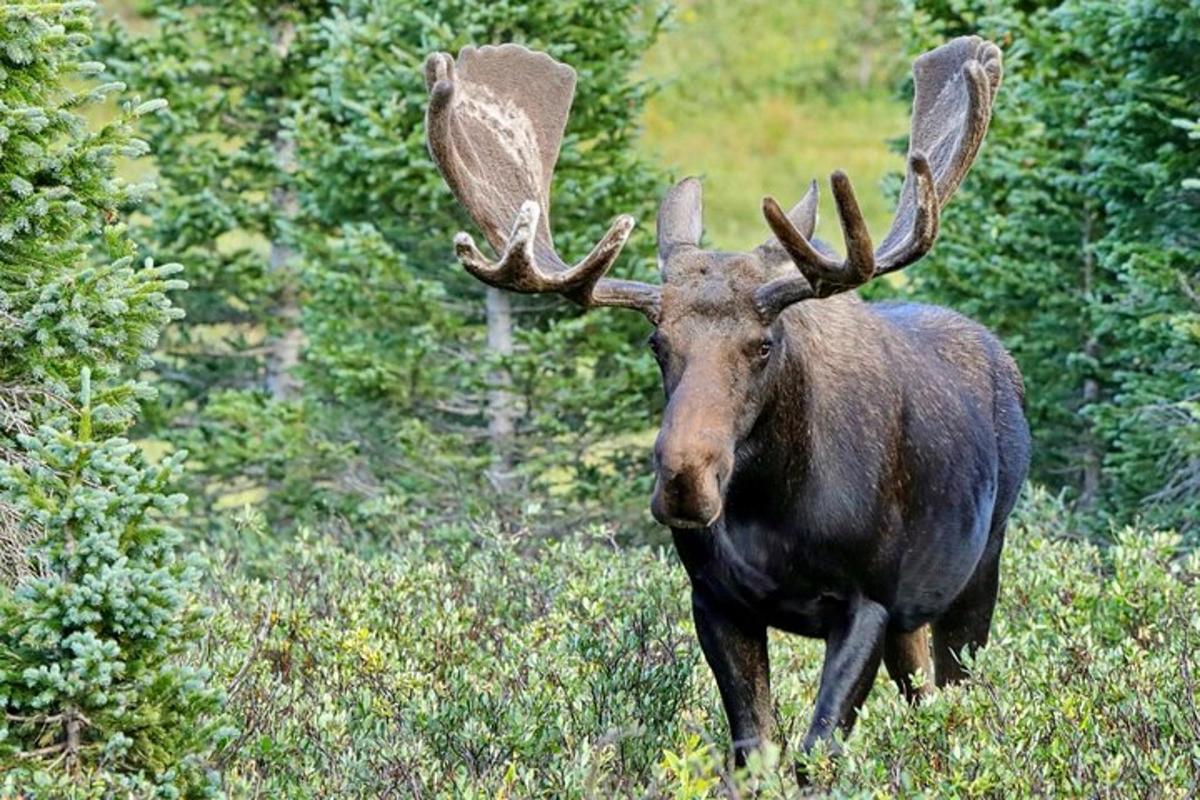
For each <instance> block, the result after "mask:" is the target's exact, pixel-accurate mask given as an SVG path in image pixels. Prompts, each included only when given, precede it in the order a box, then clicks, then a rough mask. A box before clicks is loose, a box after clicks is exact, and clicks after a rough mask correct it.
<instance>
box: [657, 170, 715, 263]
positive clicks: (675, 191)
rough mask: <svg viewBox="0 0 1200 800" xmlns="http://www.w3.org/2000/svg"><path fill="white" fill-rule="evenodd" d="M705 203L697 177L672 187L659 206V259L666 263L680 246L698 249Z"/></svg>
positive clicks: (684, 180) (685, 179) (686, 179)
mask: <svg viewBox="0 0 1200 800" xmlns="http://www.w3.org/2000/svg"><path fill="white" fill-rule="evenodd" d="M703 223H704V220H703V201H702V199H701V192H700V180H699V179H698V178H684V179H683V180H681V181H680V182H679V183H677V184H675V185H674V186H672V187H671V188H670V189H669V190H668V191H667V195H666V197H664V198H663V201H662V205H660V206H659V207H658V259H659V262H660V263H662V264H666V262H667V259H668V258H670V256H671V253H672V252H674V251H675V250H676V248H679V247H696V246H698V245H699V244H700V234H701V231H702V230H703Z"/></svg>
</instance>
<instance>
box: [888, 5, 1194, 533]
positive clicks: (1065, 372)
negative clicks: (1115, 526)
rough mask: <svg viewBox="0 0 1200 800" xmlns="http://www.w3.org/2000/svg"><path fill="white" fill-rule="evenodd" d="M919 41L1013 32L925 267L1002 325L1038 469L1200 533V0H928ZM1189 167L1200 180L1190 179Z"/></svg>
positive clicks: (1081, 497)
mask: <svg viewBox="0 0 1200 800" xmlns="http://www.w3.org/2000/svg"><path fill="white" fill-rule="evenodd" d="M909 25H910V27H911V31H912V38H913V40H914V49H917V48H919V47H923V46H925V45H928V44H931V43H932V42H934V41H940V40H941V39H942V38H943V37H945V36H949V35H954V34H957V33H959V32H962V31H966V30H970V31H978V32H979V33H980V34H981V35H983V36H987V37H990V38H993V39H995V40H996V41H1000V42H1004V43H1005V44H1006V53H1005V59H1006V62H1007V63H1006V76H1005V84H1004V87H1003V89H1002V91H1003V92H1004V101H1003V102H1002V103H1000V104H998V107H997V108H998V110H997V116H996V120H995V122H994V124H993V126H992V130H991V132H990V134H989V137H988V143H987V145H986V146H985V151H984V157H983V158H982V159H980V163H979V165H978V166H977V167H976V169H975V170H974V171H973V172H972V174H971V177H970V179H969V180H968V181H967V182H966V184H965V185H964V187H963V192H962V196H960V197H957V198H956V199H955V201H954V204H953V205H952V207H951V210H950V211H949V213H948V214H947V218H946V220H945V224H944V225H943V226H942V230H943V236H942V239H941V241H940V242H939V244H938V248H937V250H936V251H935V253H934V257H933V258H932V259H931V260H930V261H928V262H927V263H923V264H922V265H921V268H920V269H915V270H912V271H911V275H910V276H909V277H910V280H911V284H910V285H911V286H912V288H913V291H914V292H915V294H916V295H917V296H918V297H922V298H928V299H930V300H933V301H936V302H942V303H946V304H949V305H951V306H953V307H955V308H958V309H961V310H962V311H964V312H966V313H967V314H969V315H972V316H974V317H976V318H977V319H979V320H981V321H983V322H984V323H986V324H988V325H989V326H991V327H993V328H994V329H995V330H997V331H998V332H999V333H1000V334H1001V335H1002V336H1003V337H1004V338H1005V341H1006V343H1007V344H1008V346H1009V347H1010V348H1011V350H1012V352H1013V354H1014V355H1015V356H1016V358H1017V361H1018V362H1019V363H1020V365H1021V368H1022V370H1023V372H1024V374H1025V379H1026V384H1027V386H1028V392H1027V395H1028V397H1029V410H1030V420H1031V425H1032V428H1033V431H1034V433H1035V437H1036V439H1037V442H1038V447H1037V450H1036V451H1037V463H1036V467H1037V469H1036V473H1035V476H1036V478H1037V479H1038V480H1041V481H1045V482H1047V483H1050V484H1052V485H1059V486H1067V487H1069V488H1070V489H1071V491H1072V496H1073V497H1075V498H1077V500H1078V503H1079V505H1080V507H1081V509H1085V510H1088V511H1090V512H1093V513H1094V514H1095V515H1096V516H1097V517H1099V518H1100V520H1101V523H1100V524H1099V525H1098V526H1097V527H1098V528H1099V529H1100V530H1104V524H1103V520H1108V519H1115V520H1117V521H1118V522H1121V523H1123V522H1127V521H1129V520H1131V519H1133V518H1135V517H1137V516H1144V517H1145V518H1146V519H1148V520H1151V521H1153V522H1154V523H1156V524H1159V525H1162V526H1164V527H1173V528H1175V529H1177V530H1180V531H1181V532H1185V533H1186V534H1187V535H1188V537H1189V539H1194V538H1195V536H1196V535H1197V534H1200V528H1198V527H1197V525H1198V521H1200V505H1197V504H1198V503H1200V438H1198V437H1200V406H1198V405H1197V399H1198V398H1200V370H1197V369H1196V365H1197V364H1198V363H1200V302H1198V298H1200V293H1198V289H1200V283H1198V280H1200V272H1197V269H1196V265H1197V264H1198V263H1200V237H1198V236H1197V230H1198V229H1197V225H1196V220H1197V214H1198V212H1200V192H1198V191H1197V187H1196V184H1195V182H1194V176H1195V175H1196V174H1197V173H1198V172H1200V148H1197V147H1196V146H1195V143H1194V140H1192V141H1189V139H1188V130H1189V129H1190V125H1191V122H1190V121H1191V120H1194V119H1195V118H1196V117H1197V114H1198V111H1200V104H1198V100H1197V98H1198V97H1200V5H1197V4H1196V3H1195V2H1190V1H1189V0H1179V1H1178V2H1131V3H1120V4H1114V3H1105V2H1090V1H1088V0H1070V1H1069V2H1063V3H1058V4H1039V3H1028V2H1000V3H995V2H987V3H983V2H980V3H957V2H955V3H928V4H922V7H921V9H920V10H919V11H917V12H915V13H914V14H913V15H912V16H911V18H910V20H909ZM1189 179H1193V180H1192V182H1190V183H1189Z"/></svg>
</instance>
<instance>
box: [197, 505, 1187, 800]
mask: <svg viewBox="0 0 1200 800" xmlns="http://www.w3.org/2000/svg"><path fill="white" fill-rule="evenodd" d="M252 530H254V525H253V524H250V525H249V527H248V532H249V531H252ZM263 535H266V534H265V533H264V534H263ZM1077 535H1078V527H1077V522H1076V520H1074V519H1073V518H1072V517H1071V515H1070V514H1068V513H1067V512H1066V511H1065V510H1064V508H1063V506H1062V504H1061V502H1060V501H1059V500H1057V499H1054V498H1051V497H1050V496H1048V495H1046V494H1045V493H1044V492H1035V493H1033V494H1032V496H1031V497H1030V498H1029V501H1028V502H1027V503H1026V504H1025V505H1024V506H1023V507H1022V509H1021V510H1020V511H1019V513H1018V517H1017V518H1016V519H1015V520H1014V525H1013V526H1012V527H1011V528H1010V533H1009V537H1010V542H1009V549H1008V551H1007V553H1006V556H1005V557H1006V564H1005V569H1006V577H1005V578H1004V579H1003V581H1002V592H1001V599H1000V604H999V609H998V611H997V623H996V626H995V628H994V630H993V640H992V644H991V646H990V647H989V648H987V649H986V650H984V651H983V652H982V653H981V655H980V657H979V659H978V661H977V662H976V663H975V664H973V665H972V666H973V669H974V670H975V676H974V678H973V680H972V682H971V683H970V684H967V685H964V686H962V687H956V688H954V689H950V690H946V691H944V692H942V693H939V694H938V695H936V696H935V697H934V699H932V700H931V701H929V702H927V703H925V704H923V705H921V706H920V707H918V708H916V709H910V708H908V707H907V706H906V705H905V704H904V702H903V701H902V700H901V699H900V696H899V693H898V692H897V690H896V689H895V687H894V686H892V685H891V684H890V683H889V681H888V679H887V678H886V676H885V675H884V674H883V673H882V672H881V674H880V677H879V678H878V682H879V686H877V687H876V690H875V691H874V692H873V693H872V694H871V697H870V699H869V701H868V703H867V706H866V709H865V711H864V715H863V719H862V721H861V723H860V725H859V726H858V728H857V729H856V730H855V732H854V735H853V736H852V737H850V739H849V740H848V741H847V743H846V748H847V750H846V754H845V755H844V757H843V758H841V759H840V760H833V759H830V758H829V757H828V756H827V755H819V756H817V757H814V758H813V759H812V761H811V763H810V764H808V770H809V774H810V777H811V779H812V782H813V786H814V788H815V789H817V790H818V791H819V792H827V793H828V794H829V795H830V796H833V797H847V796H855V797H858V796H890V795H900V796H909V797H912V796H931V795H936V796H940V797H953V796H962V797H967V796H970V797H975V796H989V797H996V796H1012V797H1030V796H1040V797H1047V796H1079V795H1093V794H1095V795H1097V796H1111V797H1134V796H1136V797H1183V796H1185V794H1186V793H1187V787H1189V786H1193V785H1195V781H1196V780H1197V779H1200V716H1197V712H1198V709H1197V706H1196V703H1197V699H1196V696H1197V692H1196V690H1197V686H1196V684H1195V680H1196V677H1195V676H1196V674H1197V672H1196V670H1197V664H1196V662H1195V648H1196V643H1197V637H1198V636H1200V633H1197V630H1196V627H1195V625H1196V620H1198V619H1200V592H1197V590H1196V589H1197V585H1198V584H1197V581H1200V557H1197V556H1196V555H1194V554H1193V555H1191V556H1189V557H1187V558H1183V559H1180V558H1178V546H1179V539H1178V537H1175V536H1167V535H1162V534H1152V533H1148V532H1145V531H1137V530H1133V529H1126V530H1124V531H1122V532H1121V533H1120V534H1119V535H1118V536H1117V537H1116V539H1117V543H1116V544H1115V545H1114V546H1112V547H1110V548H1108V549H1104V550H1101V549H1099V548H1097V547H1096V546H1093V545H1089V544H1084V543H1082V542H1079V541H1077V540H1075V537H1077ZM215 555H216V556H217V560H216V563H218V564H221V563H222V559H225V560H236V559H240V555H239V554H237V553H226V554H215ZM254 566H255V569H256V570H257V571H259V573H260V575H262V576H278V577H276V578H268V577H255V578H239V579H236V580H234V581H232V582H230V581H228V580H223V581H222V582H221V583H220V584H217V583H214V584H213V585H214V586H217V585H219V586H220V589H219V590H215V591H216V594H215V596H214V600H213V602H214V604H215V605H217V606H218V609H219V611H218V614H217V615H216V617H215V619H214V629H213V633H212V637H213V639H214V640H215V641H221V642H223V643H225V646H223V647H221V648H214V650H213V651H212V652H213V653H214V655H215V656H216V657H217V658H218V660H219V661H218V664H219V666H218V669H220V670H221V671H222V672H223V674H224V675H225V676H226V677H227V678H229V677H230V676H232V675H234V673H237V674H238V678H237V679H236V687H235V688H234V689H233V690H232V692H231V695H232V702H231V712H232V713H233V714H235V715H236V717H237V719H238V725H239V727H240V728H241V731H242V733H241V738H240V739H239V741H238V742H237V744H236V746H235V747H234V748H233V749H232V750H231V751H229V762H228V763H229V772H228V775H229V781H230V788H231V790H233V794H235V795H237V796H241V795H242V794H243V793H244V794H245V795H246V796H257V797H381V796H389V792H391V793H392V795H398V796H409V797H480V798H482V797H554V798H573V797H574V798H587V797H671V798H704V797H746V796H750V795H751V787H752V786H754V785H758V786H760V787H761V788H762V790H763V794H762V795H761V796H764V797H782V796H793V795H795V794H796V792H797V788H796V782H795V777H794V774H793V772H792V767H791V764H792V758H793V756H794V754H795V753H796V751H797V748H798V745H799V740H800V738H801V737H802V736H803V734H804V730H805V727H806V725H807V723H808V720H807V719H805V718H804V715H805V714H806V713H808V711H809V709H811V704H812V699H813V694H814V692H815V691H816V684H817V674H818V672H819V669H820V650H819V643H816V642H810V641H807V640H803V639H800V638H799V637H795V636H788V635H774V634H773V635H772V639H771V655H772V665H773V674H772V688H773V690H774V693H775V695H776V698H777V705H778V710H779V713H780V715H781V719H782V722H783V730H784V731H785V732H786V734H787V737H788V747H789V750H788V752H787V753H784V754H780V753H773V754H771V755H770V756H769V757H767V758H765V759H764V760H763V761H762V762H761V763H759V764H757V765H753V766H752V769H751V770H750V771H749V772H748V773H747V774H744V775H731V774H730V773H729V771H728V770H727V769H726V768H725V759H726V737H727V733H726V731H725V720H724V715H723V713H722V711H721V707H720V700H719V698H718V697H717V693H716V687H715V684H714V683H713V681H712V678H711V675H710V674H709V672H708V668H707V666H706V665H705V664H704V662H703V660H702V659H701V658H700V655H699V648H698V647H697V646H696V645H695V642H694V634H693V632H692V625H691V609H690V606H689V603H688V599H687V598H688V594H687V579H686V577H685V576H684V574H683V572H682V570H681V569H680V568H679V567H678V565H677V564H676V563H675V559H674V556H673V555H670V554H668V553H665V552H663V551H661V550H658V549H650V548H644V547H623V546H620V545H616V544H614V543H613V542H612V541H611V540H608V539H605V538H604V537H601V536H598V535H597V534H596V532H594V531H593V532H591V533H588V534H584V535H581V536H574V537H570V538H567V539H565V540H563V541H552V540H550V541H547V540H539V539H536V538H533V537H530V536H529V535H528V534H514V535H505V534H503V533H500V532H497V531H496V529H495V528H494V527H484V528H477V529H465V528H462V527H455V528H450V529H442V530H436V531H423V532H417V531H414V532H412V533H411V534H407V535H404V536H400V537H397V538H396V539H395V540H394V541H393V542H392V543H391V544H390V545H389V547H388V549H387V551H386V552H384V553H377V554H364V553H362V552H361V551H354V550H348V549H346V548H344V547H340V546H338V545H336V544H332V543H330V542H328V541H323V540H319V539H301V540H298V541H296V542H294V543H292V544H291V545H289V546H287V547H286V548H282V549H280V550H279V551H277V552H275V553H273V554H272V555H270V556H269V557H267V558H266V559H265V560H263V561H261V562H258V563H256V564H255V565H254ZM231 571H234V570H231V569H230V568H229V566H228V565H226V566H222V567H219V568H217V572H218V573H219V574H220V575H222V576H225V575H229V574H230V573H231ZM246 652H251V653H253V654H254V657H253V660H252V661H251V662H250V663H251V666H250V667H249V669H248V670H247V669H246V668H245V666H244V664H245V663H246V662H245V660H244V655H243V654H244V653H246Z"/></svg>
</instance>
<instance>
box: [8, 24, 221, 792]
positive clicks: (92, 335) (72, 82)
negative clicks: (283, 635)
mask: <svg viewBox="0 0 1200 800" xmlns="http://www.w3.org/2000/svg"><path fill="white" fill-rule="evenodd" d="M92 6H93V4H92V3H88V2H74V3H53V4H51V3H41V2H32V1H30V2H9V3H7V4H5V5H4V7H3V8H0V44H2V46H0V186H2V187H3V194H2V195H0V265H2V266H0V542H2V543H3V549H2V551H0V561H2V566H3V575H2V582H0V706H2V707H3V709H4V716H3V717H2V718H0V763H2V764H3V766H2V767H0V795H3V796H5V797H47V798H51V797H52V798H60V797H67V796H71V797H77V796H78V797H83V796H87V797H90V796H113V795H114V794H120V795H121V796H126V795H134V796H148V795H150V794H152V793H161V795H162V796H200V795H205V794H209V793H211V792H212V791H215V789H214V787H215V778H214V777H213V776H212V775H210V773H209V771H208V769H207V768H206V766H205V764H206V759H207V756H208V754H209V753H210V752H211V749H212V747H213V746H214V741H215V740H214V739H213V733H214V731H213V729H212V723H211V722H209V720H210V718H211V712H213V711H215V710H216V704H217V701H218V699H219V698H218V696H217V695H216V694H214V692H213V691H212V690H210V689H209V688H207V687H206V685H205V682H204V675H203V674H202V673H201V672H199V671H196V670H194V669H191V668H189V667H186V666H184V665H182V664H181V661H180V653H181V650H182V648H183V647H184V646H185V645H186V644H187V643H188V642H190V641H191V640H193V639H195V638H196V637H197V635H198V633H199V630H200V626H199V624H198V613H199V610H198V607H197V605H196V602H195V598H194V596H193V591H194V588H195V581H196V577H197V571H196V570H195V568H194V567H193V566H191V565H189V564H188V562H187V561H185V560H183V559H181V558H180V557H179V556H178V554H177V551H176V543H177V540H178V538H179V536H178V533H177V532H176V531H175V530H174V529H173V528H172V527H171V526H170V523H169V521H168V520H169V518H170V517H171V516H172V515H173V514H174V513H175V511H176V510H177V509H178V507H179V505H180V503H181V502H182V499H183V498H182V497H181V496H180V495H177V494H172V493H170V486H171V484H172V483H173V481H174V480H175V477H176V473H177V472H178V468H179V462H180V457H179V456H174V457H171V458H167V459H165V460H164V461H163V462H162V463H160V464H150V463H148V462H147V460H146V458H145V457H144V456H143V455H142V453H141V451H140V450H139V449H138V448H137V447H136V446H135V445H134V444H132V443H131V442H130V441H129V440H128V439H127V438H125V434H126V431H127V430H128V428H129V427H130V425H131V423H132V421H133V416H132V415H133V413H134V412H135V411H136V406H137V403H138V401H139V400H140V399H142V398H144V397H145V396H146V395H147V392H148V388H147V387H146V385H145V384H143V383H142V382H141V381H139V380H138V379H136V378H135V377H132V376H133V375H134V373H135V370H136V369H138V368H144V367H145V366H147V364H148V361H147V359H146V355H145V354H146V352H147V351H148V350H149V349H151V348H153V346H154V344H155V342H156V339H157V337H158V334H159V331H160V330H161V329H162V327H163V326H164V325H165V324H166V323H167V322H168V321H169V320H171V319H173V318H175V317H176V316H178V312H177V311H176V309H174V308H172V306H171V304H170V302H169V301H168V300H167V297H166V293H167V292H168V291H170V290H173V289H178V288H181V287H182V286H183V284H182V282H181V281H179V280H176V279H174V278H172V277H171V275H172V274H173V273H174V272H176V271H177V269H178V267H177V266H161V267H160V266H154V264H153V263H151V262H149V261H145V262H139V261H138V259H137V256H136V248H135V247H134V244H133V243H132V241H131V240H130V238H129V236H128V235H127V233H126V230H125V227H124V225H122V224H120V223H119V222H118V219H119V213H120V212H121V211H122V210H123V209H126V208H127V207H129V206H130V205H131V204H133V203H134V202H135V201H137V200H138V198H139V197H140V195H141V194H142V193H143V191H144V187H139V186H136V185H130V184H127V183H125V182H123V181H121V180H119V179H117V178H116V177H115V173H114V165H115V163H116V162H117V160H118V159H120V158H130V157H137V156H140V155H143V154H144V153H145V152H146V144H145V142H143V141H141V140H139V139H138V138H137V136H136V133H135V130H134V125H135V122H136V120H137V118H138V117H140V116H142V115H145V114H150V113H152V112H154V111H156V110H158V109H159V108H160V107H161V105H162V104H161V103H160V102H158V101H151V102H148V103H144V104H141V105H136V106H135V105H134V104H132V103H128V104H125V105H124V106H123V107H122V109H121V110H119V111H118V112H117V114H116V118H115V119H114V120H113V121H112V122H109V123H108V124H104V125H100V126H95V125H91V124H89V123H88V121H87V118H86V117H84V116H83V112H84V110H85V109H87V108H89V107H90V108H92V109H100V108H103V107H104V106H103V101H105V99H106V98H107V97H109V96H111V95H114V94H116V93H117V92H119V91H120V90H121V89H122V88H123V87H122V86H121V85H120V84H118V83H113V82H102V83H97V82H96V81H95V80H94V77H93V76H96V75H101V76H102V73H103V71H104V67H103V65H102V64H98V63H95V62H92V61H90V60H88V57H87V54H86V52H85V48H86V47H87V45H88V43H89V38H90V34H91V26H92V17H91V15H92V10H93V8H92ZM108 108H109V110H111V107H108ZM98 113H103V112H98Z"/></svg>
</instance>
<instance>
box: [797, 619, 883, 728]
mask: <svg viewBox="0 0 1200 800" xmlns="http://www.w3.org/2000/svg"><path fill="white" fill-rule="evenodd" d="M887 620H888V614H887V610H886V609H885V608H884V607H883V606H881V605H880V604H879V603H876V602H874V601H872V600H868V599H867V598H865V597H861V596H859V597H857V598H855V599H854V600H852V601H851V603H850V606H849V608H847V610H846V615H845V617H844V618H843V619H841V620H839V621H838V623H837V624H835V625H834V626H833V628H832V629H831V630H830V631H829V634H828V635H827V636H826V637H825V664H824V666H823V667H822V668H821V686H820V688H819V689H818V690H817V709H816V712H815V713H814V714H813V721H812V724H811V725H809V727H808V733H807V734H805V736H804V751H805V752H808V751H809V750H811V749H812V748H813V745H815V744H816V743H817V742H818V741H821V740H828V739H830V738H831V737H832V736H833V732H834V729H835V728H841V729H842V733H843V734H846V733H849V732H850V729H851V728H853V727H854V721H855V720H856V719H857V718H858V709H859V707H860V706H861V705H862V703H863V701H864V700H866V698H867V694H868V692H870V691H871V684H872V683H874V682H875V673H876V672H878V671H879V661H880V659H881V658H882V657H883V638H884V634H885V632H886V630H887Z"/></svg>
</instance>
